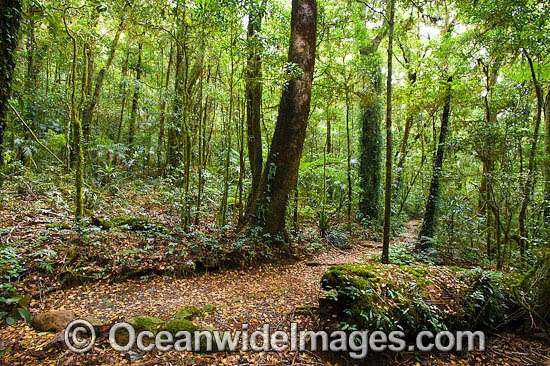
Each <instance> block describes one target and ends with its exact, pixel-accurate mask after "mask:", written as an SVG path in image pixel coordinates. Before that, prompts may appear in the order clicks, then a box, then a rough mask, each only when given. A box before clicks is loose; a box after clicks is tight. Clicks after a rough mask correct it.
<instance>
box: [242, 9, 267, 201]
mask: <svg viewBox="0 0 550 366" xmlns="http://www.w3.org/2000/svg"><path fill="white" fill-rule="evenodd" d="M264 12H265V0H262V1H261V2H256V1H251V2H250V5H249V11H248V39H247V42H248V60H247V64H246V91H245V92H246V127H247V140H246V141H247V146H248V160H249V162H250V170H251V172H252V184H251V186H250V192H249V196H248V199H247V204H248V205H250V203H251V202H252V200H253V199H254V198H255V197H256V195H257V191H258V187H259V185H260V179H261V177H262V166H263V157H262V130H261V125H260V122H261V107H262V80H261V79H262V61H261V53H262V44H261V39H260V31H261V26H262V17H263V14H264Z"/></svg>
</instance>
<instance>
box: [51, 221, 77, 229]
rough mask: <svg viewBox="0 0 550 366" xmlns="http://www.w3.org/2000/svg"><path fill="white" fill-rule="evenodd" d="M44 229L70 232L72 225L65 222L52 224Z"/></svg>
mask: <svg viewBox="0 0 550 366" xmlns="http://www.w3.org/2000/svg"><path fill="white" fill-rule="evenodd" d="M46 229H65V230H70V229H72V225H71V224H69V223H66V222H54V223H49V224H46Z"/></svg>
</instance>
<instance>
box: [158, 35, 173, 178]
mask: <svg viewBox="0 0 550 366" xmlns="http://www.w3.org/2000/svg"><path fill="white" fill-rule="evenodd" d="M173 59H174V47H173V45H172V44H170V56H169V58H168V68H167V70H166V82H165V84H164V89H165V91H163V92H162V102H161V105H160V122H159V134H158V142H157V159H158V169H159V172H160V173H162V172H163V171H164V168H163V163H162V161H163V160H162V145H163V143H164V125H165V121H166V94H165V92H166V90H168V86H169V85H170V70H171V69H172V60H173Z"/></svg>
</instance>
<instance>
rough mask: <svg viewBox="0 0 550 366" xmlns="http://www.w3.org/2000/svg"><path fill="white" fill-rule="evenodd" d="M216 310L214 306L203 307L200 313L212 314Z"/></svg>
mask: <svg viewBox="0 0 550 366" xmlns="http://www.w3.org/2000/svg"><path fill="white" fill-rule="evenodd" d="M215 310H216V305H204V306H203V307H202V311H203V312H205V313H212V312H213V311H215Z"/></svg>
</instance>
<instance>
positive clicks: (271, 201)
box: [252, 0, 317, 241]
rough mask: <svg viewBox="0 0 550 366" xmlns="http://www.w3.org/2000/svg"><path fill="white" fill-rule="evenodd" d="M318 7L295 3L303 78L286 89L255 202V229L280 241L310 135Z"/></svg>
mask: <svg viewBox="0 0 550 366" xmlns="http://www.w3.org/2000/svg"><path fill="white" fill-rule="evenodd" d="M316 35H317V3H316V1H315V0H293V1H292V15H291V25H290V48H289V52H288V62H290V63H294V64H296V65H297V66H298V67H299V68H300V70H301V71H302V73H301V75H300V76H298V77H295V78H293V79H291V80H289V81H288V82H287V83H286V84H285V86H284V89H283V94H282V96H281V102H280V104H279V115H278V117H277V124H276V126H275V132H274V134H273V140H272V142H271V149H270V152H269V156H268V158H267V162H266V165H265V169H264V172H263V174H262V180H261V183H260V191H259V192H260V194H259V198H258V200H257V201H255V202H254V210H252V212H254V213H255V215H254V216H253V217H252V225H253V226H255V225H258V226H260V227H261V228H262V232H263V233H264V234H269V235H270V237H271V239H275V240H276V241H279V240H280V239H281V238H280V237H279V235H280V234H283V235H284V227H285V213H286V207H287V202H288V195H289V194H290V193H291V192H292V190H293V189H294V186H295V184H296V178H297V176H298V168H299V165H300V157H301V155H302V148H303V144H304V139H305V135H306V128H307V121H308V116H309V110H310V101H311V84H312V81H313V70H314V65H315V48H316Z"/></svg>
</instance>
